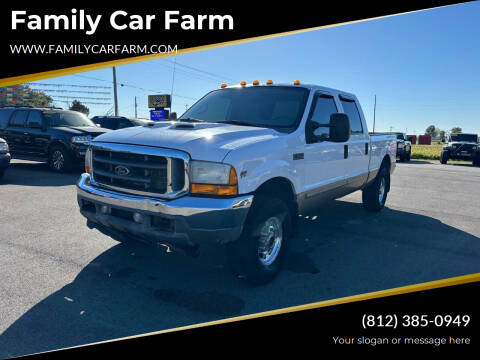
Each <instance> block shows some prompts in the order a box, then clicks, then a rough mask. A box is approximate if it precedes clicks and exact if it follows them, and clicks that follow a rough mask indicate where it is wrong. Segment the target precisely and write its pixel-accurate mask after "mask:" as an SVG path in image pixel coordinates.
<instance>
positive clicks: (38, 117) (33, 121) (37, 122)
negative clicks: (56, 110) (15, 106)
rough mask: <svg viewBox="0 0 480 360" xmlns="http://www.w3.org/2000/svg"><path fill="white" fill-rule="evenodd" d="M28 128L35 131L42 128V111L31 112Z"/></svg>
mask: <svg viewBox="0 0 480 360" xmlns="http://www.w3.org/2000/svg"><path fill="white" fill-rule="evenodd" d="M27 127H29V128H34V129H39V128H41V127H42V113H41V112H40V111H30V115H28V120H27Z"/></svg>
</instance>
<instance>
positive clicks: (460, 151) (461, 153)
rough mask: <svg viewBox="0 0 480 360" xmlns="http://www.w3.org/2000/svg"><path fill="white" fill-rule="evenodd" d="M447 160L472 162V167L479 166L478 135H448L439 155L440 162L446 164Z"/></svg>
mask: <svg viewBox="0 0 480 360" xmlns="http://www.w3.org/2000/svg"><path fill="white" fill-rule="evenodd" d="M449 159H453V160H467V161H472V164H473V165H474V166H480V149H479V148H478V135H477V134H463V133H462V134H450V135H449V136H448V138H447V144H446V145H445V146H444V147H443V150H442V153H441V154H440V162H441V163H442V164H446V163H447V161H448V160H449Z"/></svg>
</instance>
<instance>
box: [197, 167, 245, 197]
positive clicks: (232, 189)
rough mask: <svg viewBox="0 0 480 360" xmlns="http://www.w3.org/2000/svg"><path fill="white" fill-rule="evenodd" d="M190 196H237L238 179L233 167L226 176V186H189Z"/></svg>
mask: <svg viewBox="0 0 480 360" xmlns="http://www.w3.org/2000/svg"><path fill="white" fill-rule="evenodd" d="M190 192H191V193H192V194H204V195H238V178H237V172H236V171H235V168H234V167H231V168H230V173H229V174H228V185H213V184H190Z"/></svg>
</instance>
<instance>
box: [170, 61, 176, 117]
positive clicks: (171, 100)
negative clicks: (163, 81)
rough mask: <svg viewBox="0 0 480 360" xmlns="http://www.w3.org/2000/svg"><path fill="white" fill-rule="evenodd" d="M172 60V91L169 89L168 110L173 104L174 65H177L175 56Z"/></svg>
mask: <svg viewBox="0 0 480 360" xmlns="http://www.w3.org/2000/svg"><path fill="white" fill-rule="evenodd" d="M173 60H174V61H173V73H172V91H170V111H171V110H172V104H173V84H175V67H176V65H177V58H174V59H173Z"/></svg>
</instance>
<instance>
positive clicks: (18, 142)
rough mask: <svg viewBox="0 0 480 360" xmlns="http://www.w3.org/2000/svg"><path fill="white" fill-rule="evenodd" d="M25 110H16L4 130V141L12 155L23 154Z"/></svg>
mask: <svg viewBox="0 0 480 360" xmlns="http://www.w3.org/2000/svg"><path fill="white" fill-rule="evenodd" d="M27 116H28V111H27V110H16V111H14V112H13V114H12V115H11V116H10V119H9V121H8V126H7V127H6V128H5V131H4V134H5V138H6V139H5V140H7V143H8V146H9V147H10V152H11V153H12V154H23V153H25V137H26V135H27V134H26V132H25V123H26V120H27Z"/></svg>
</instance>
